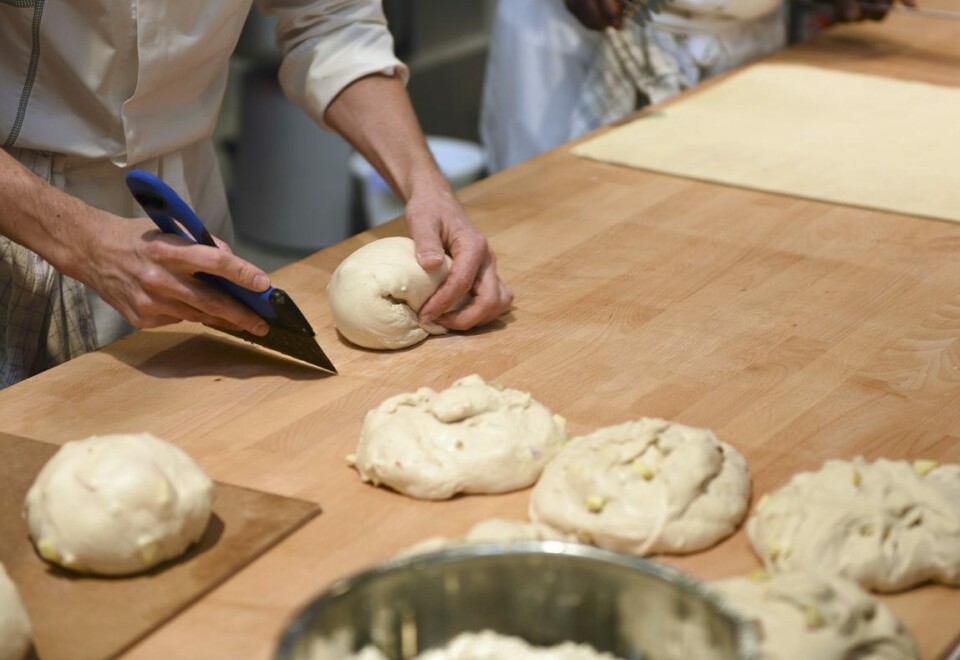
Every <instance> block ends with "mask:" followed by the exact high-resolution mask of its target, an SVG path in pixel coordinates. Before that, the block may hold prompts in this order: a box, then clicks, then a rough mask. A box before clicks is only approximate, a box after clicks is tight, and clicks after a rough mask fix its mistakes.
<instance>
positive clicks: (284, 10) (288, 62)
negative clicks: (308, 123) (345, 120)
mask: <svg viewBox="0 0 960 660" xmlns="http://www.w3.org/2000/svg"><path fill="white" fill-rule="evenodd" d="M257 6H258V7H259V9H260V11H262V12H263V13H264V14H266V15H268V16H276V17H277V18H278V19H279V23H278V25H277V43H278V45H279V46H280V50H281V51H282V52H283V63H282V64H281V65H280V86H281V87H282V88H283V91H284V93H285V94H286V95H287V97H288V98H290V100H292V101H293V102H294V103H296V104H297V105H299V106H300V107H302V108H303V109H304V110H306V111H307V113H308V114H310V116H311V117H313V119H314V120H315V121H316V122H317V123H319V124H320V125H321V126H324V127H326V123H325V122H324V120H323V115H324V112H326V110H327V106H328V105H330V102H331V101H333V99H334V98H335V97H336V96H337V94H339V93H340V92H341V91H342V90H343V89H344V88H345V87H347V86H348V85H349V84H350V83H352V82H353V81H355V80H357V79H359V78H362V77H364V76H368V75H371V74H375V73H381V74H384V75H396V76H398V77H399V78H400V79H401V80H402V81H403V82H404V84H406V82H407V79H408V76H409V72H408V71H407V67H406V66H405V65H404V64H403V63H402V62H401V61H400V60H398V59H397V58H396V56H395V55H394V54H393V37H392V36H391V34H390V31H389V30H388V29H387V20H386V17H385V16H384V14H383V8H382V5H381V2H380V0H257Z"/></svg>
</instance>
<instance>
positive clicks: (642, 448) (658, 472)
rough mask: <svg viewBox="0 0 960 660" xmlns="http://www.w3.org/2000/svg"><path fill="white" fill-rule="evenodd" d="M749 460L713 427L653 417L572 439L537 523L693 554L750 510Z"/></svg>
mask: <svg viewBox="0 0 960 660" xmlns="http://www.w3.org/2000/svg"><path fill="white" fill-rule="evenodd" d="M749 499H750V474H749V472H748V471H747V462H746V459H744V457H743V456H742V455H741V454H740V452H738V451H737V450H736V449H734V448H733V447H731V446H730V445H728V444H727V443H725V442H721V441H720V440H718V439H717V437H716V436H715V435H714V434H713V432H712V431H709V430H707V429H700V428H694V427H690V426H684V425H682V424H676V423H673V422H669V421H667V420H663V419H654V418H643V419H640V420H638V421H634V422H627V423H624V424H619V425H616V426H609V427H606V428H602V429H600V430H598V431H595V432H593V433H591V434H589V435H585V436H581V437H578V438H574V439H573V440H571V441H570V442H569V443H568V444H567V445H566V446H565V447H564V448H563V450H562V451H561V452H560V453H559V454H558V455H557V457H556V458H555V459H554V460H553V461H551V462H550V464H549V465H547V467H546V469H545V470H544V472H543V475H542V476H541V477H540V480H539V481H538V482H537V485H536V486H535V487H534V489H533V493H532V495H531V497H530V518H531V520H533V521H535V522H541V523H545V524H547V525H549V526H551V527H554V528H556V529H558V530H561V531H563V532H566V533H570V534H576V535H577V536H578V537H579V538H581V539H582V540H584V541H586V542H590V543H593V544H595V545H598V546H600V547H603V548H608V549H611V550H619V551H621V552H630V553H633V554H638V555H645V554H648V553H656V552H672V553H687V552H694V551H697V550H702V549H704V548H707V547H709V546H711V545H713V544H715V543H717V542H718V541H720V540H721V539H723V538H725V537H727V536H729V535H730V534H732V533H733V531H734V530H735V529H736V527H737V525H738V524H739V523H740V521H741V520H742V518H743V515H744V513H745V512H746V510H747V504H748V502H749Z"/></svg>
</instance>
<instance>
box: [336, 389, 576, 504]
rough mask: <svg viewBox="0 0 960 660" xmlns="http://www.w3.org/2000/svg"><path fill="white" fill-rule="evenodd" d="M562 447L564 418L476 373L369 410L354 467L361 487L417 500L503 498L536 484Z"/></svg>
mask: <svg viewBox="0 0 960 660" xmlns="http://www.w3.org/2000/svg"><path fill="white" fill-rule="evenodd" d="M565 440H566V432H565V422H564V420H563V418H562V417H560V416H559V415H554V414H553V413H552V412H551V411H550V410H549V409H548V408H547V407H546V406H544V405H543V404H541V403H538V402H537V401H535V400H534V399H533V397H531V396H530V395H529V394H528V393H526V392H521V391H519V390H513V389H509V388H497V387H494V386H492V385H488V384H487V383H486V382H484V380H483V379H482V378H481V377H480V376H477V375H475V374H474V375H471V376H467V377H465V378H461V379H460V380H458V381H456V382H454V383H453V384H452V385H451V386H450V387H449V388H447V389H445V390H441V391H440V392H435V391H433V390H432V389H430V388H428V387H421V388H420V389H418V390H417V391H416V392H409V393H405V394H398V395H397V396H393V397H390V398H389V399H387V400H386V401H384V402H383V403H381V404H380V405H379V406H377V407H376V408H374V409H373V410H370V411H369V412H368V413H367V414H366V416H365V417H364V420H363V427H362V428H361V430H360V443H359V446H358V447H357V454H356V462H355V467H356V468H357V471H358V472H359V473H360V478H361V479H363V480H364V481H368V482H371V483H373V484H374V485H380V484H385V485H387V486H389V487H390V488H393V489H394V490H396V491H398V492H400V493H404V494H405V495H410V496H411V497H416V498H420V499H427V500H442V499H447V498H449V497H453V496H454V495H456V494H457V493H505V492H507V491H511V490H517V489H518V488H525V487H527V486H529V485H530V484H532V483H533V482H535V481H536V480H537V477H539V476H540V472H541V471H542V470H543V467H544V465H546V464H547V462H548V461H549V460H550V459H551V458H552V457H553V456H554V454H556V452H557V451H558V450H559V449H560V447H561V445H562V444H563V443H564V441H565Z"/></svg>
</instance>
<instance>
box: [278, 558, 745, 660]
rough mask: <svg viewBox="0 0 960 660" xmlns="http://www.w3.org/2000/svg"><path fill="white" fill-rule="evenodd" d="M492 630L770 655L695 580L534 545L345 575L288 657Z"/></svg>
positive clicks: (396, 659) (538, 641) (323, 658)
mask: <svg viewBox="0 0 960 660" xmlns="http://www.w3.org/2000/svg"><path fill="white" fill-rule="evenodd" d="M481 630H494V631H496V632H499V633H501V634H504V635H514V636H518V637H522V638H523V639H525V640H527V641H528V642H529V643H531V644H535V645H538V646H553V645H555V644H559V643H561V642H564V641H573V642H578V643H585V644H589V645H591V646H593V647H594V648H595V649H597V650H598V651H607V652H610V653H613V654H614V655H616V656H618V657H620V658H626V659H628V660H632V659H635V658H636V659H639V658H644V659H645V660H664V659H674V658H676V659H678V660H679V659H680V658H683V659H684V660H686V659H688V658H709V659H710V660H713V659H723V658H737V659H742V660H745V659H747V658H751V659H752V658H759V657H760V654H759V646H758V643H757V639H756V637H755V632H754V630H753V628H752V627H751V626H750V625H749V624H747V623H745V622H743V621H742V620H741V619H740V618H739V617H738V616H737V615H736V614H735V613H734V612H733V611H731V610H730V609H728V608H727V607H726V606H725V605H724V603H723V601H721V600H720V599H719V598H718V597H717V596H715V595H714V593H713V592H712V591H711V590H709V589H708V588H707V587H705V586H704V584H703V583H702V582H699V581H697V580H695V579H693V578H692V577H689V576H687V575H685V574H683V573H681V572H679V571H676V570H673V569H671V568H669V567H666V566H662V565H660V564H655V563H653V562H650V561H646V560H643V559H640V558H637V557H632V556H629V555H624V554H620V553H616V552H610V551H607V550H601V549H599V548H594V547H592V546H587V545H580V544H573V543H561V542H556V541H525V542H519V543H496V544H469V545H459V546H454V547H450V548H445V549H443V550H439V551H437V552H433V553H429V554H422V555H413V556H407V557H403V558H398V559H395V560H391V561H389V562H386V563H384V564H381V565H379V566H377V567H375V568H373V569H371V570H368V571H365V572H363V573H360V574H358V575H355V576H353V577H350V578H347V579H345V580H342V581H340V582H337V583H336V584H334V585H333V586H331V587H330V588H329V589H328V590H327V591H326V592H325V593H323V594H322V595H321V596H319V597H318V598H317V599H316V600H315V601H313V602H312V603H310V604H309V605H308V606H307V607H306V608H305V609H304V610H303V611H301V612H300V613H299V614H298V615H297V616H296V618H295V619H294V620H293V621H292V622H291V623H290V625H289V627H288V628H287V630H286V631H285V632H284V634H283V637H282V639H281V641H280V645H279V648H278V651H277V658H279V659H280V660H327V659H331V660H332V659H334V658H345V657H349V656H350V655H351V654H352V653H354V652H357V651H359V650H360V649H362V648H364V647H365V646H367V645H370V644H373V645H375V646H377V647H378V648H379V649H380V651H382V652H383V654H384V655H386V657H388V658H390V659H391V660H400V659H407V658H412V657H413V656H415V655H416V654H417V653H421V652H423V651H425V650H426V649H430V648H436V647H440V646H443V645H444V644H446V643H447V642H448V641H449V640H451V639H452V638H454V637H455V636H456V635H457V634H459V633H461V632H466V631H481Z"/></svg>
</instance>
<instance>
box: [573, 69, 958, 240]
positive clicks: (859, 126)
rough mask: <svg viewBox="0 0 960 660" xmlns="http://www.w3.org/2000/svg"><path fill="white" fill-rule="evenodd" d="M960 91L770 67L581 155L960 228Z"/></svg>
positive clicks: (646, 117)
mask: <svg viewBox="0 0 960 660" xmlns="http://www.w3.org/2000/svg"><path fill="white" fill-rule="evenodd" d="M958 116H960V89H957V88H954V87H949V86H943V85H932V84H929V83H923V82H916V81H906V80H898V79H896V78H887V77H883V76H877V75H863V74H858V73H848V72H841V71H831V70H829V69H824V68H822V67H814V66H800V65H795V64H782V63H774V64H768V63H761V64H757V65H754V66H751V67H748V68H747V69H745V70H744V71H742V72H739V73H738V74H737V75H735V76H730V77H728V78H727V79H726V80H724V81H722V82H720V83H718V84H716V85H713V86H711V87H710V89H707V90H704V91H703V92H702V93H699V94H694V95H691V96H689V97H686V98H683V99H681V100H679V101H677V102H676V103H672V104H670V105H669V106H667V107H665V108H662V109H659V110H652V111H649V112H645V113H643V114H642V115H641V116H639V117H638V118H636V119H634V120H633V121H630V122H629V123H627V124H625V125H623V126H620V127H618V128H616V129H615V130H612V131H609V132H606V133H604V134H603V135H600V136H598V137H596V138H593V139H591V140H587V141H586V142H583V143H582V144H579V145H577V146H576V147H575V148H574V149H573V153H574V154H575V155H577V156H583V157H585V158H593V159H596V160H600V161H604V162H609V163H616V164H619V165H626V166H629V167H639V168H642V169H647V170H651V171H654V172H662V173H666V174H675V175H677V176H687V177H691V178H694V179H702V180H704V181H713V182H716V183H723V184H729V185H735V186H744V187H747V188H754V189H757V190H765V191H770V192H777V193H783V194H787V195H797V196H800V197H807V198H811V199H818V200H825V201H831V202H836V203H839V204H852V205H855V206H863V207H867V208H874V209H879V210H883V211H894V212H897V213H904V214H907V215H919V216H926V217H931V218H938V219H941V220H952V221H954V222H957V221H960V195H956V194H951V193H949V192H948V191H950V190H951V189H955V188H956V186H957V174H956V173H957V171H958V168H960V130H957V129H956V125H957V117H958Z"/></svg>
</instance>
